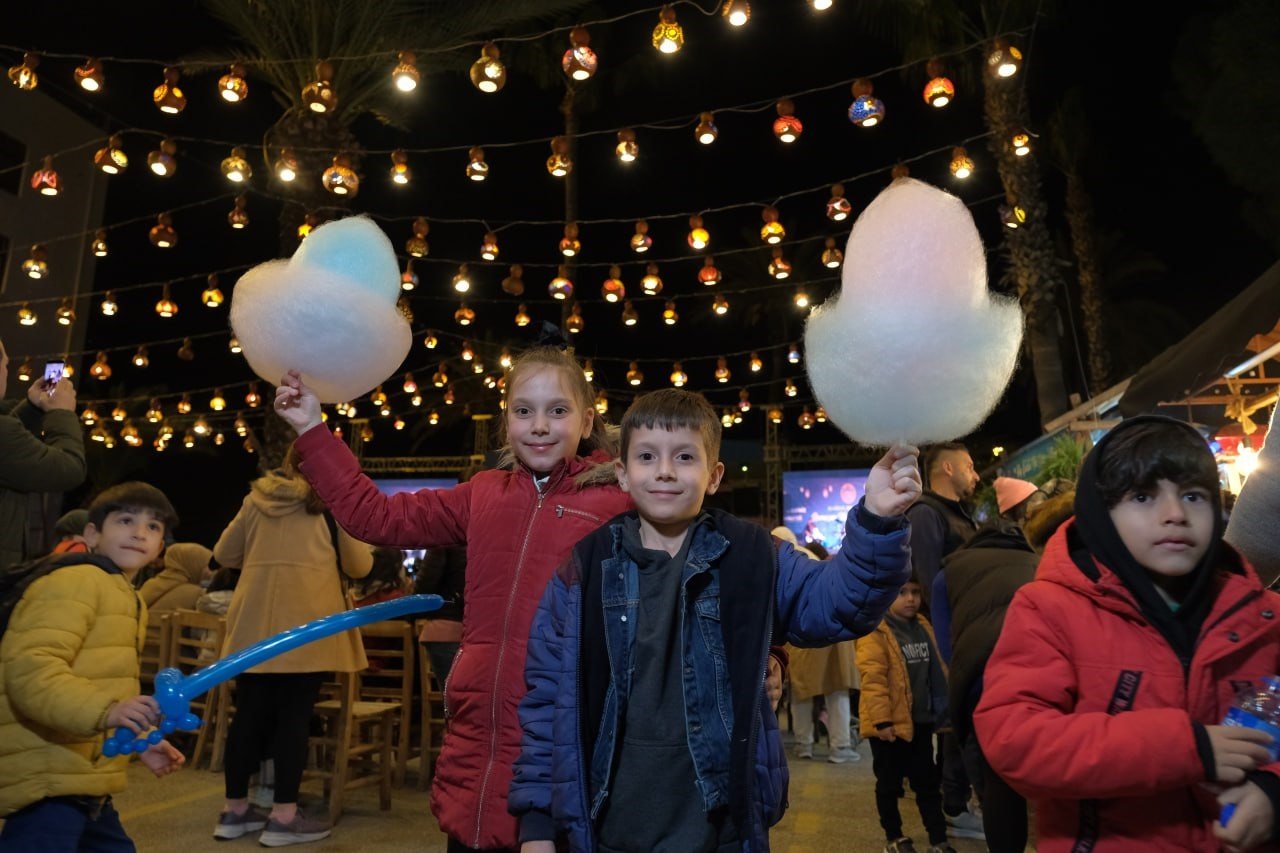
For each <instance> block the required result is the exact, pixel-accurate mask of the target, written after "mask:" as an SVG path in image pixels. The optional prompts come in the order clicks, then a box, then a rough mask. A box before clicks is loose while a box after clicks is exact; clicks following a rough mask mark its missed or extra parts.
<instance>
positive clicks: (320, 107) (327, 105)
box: [302, 62, 338, 113]
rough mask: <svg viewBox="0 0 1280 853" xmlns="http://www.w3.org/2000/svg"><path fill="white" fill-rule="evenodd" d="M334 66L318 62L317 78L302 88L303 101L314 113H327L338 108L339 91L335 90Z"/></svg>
mask: <svg viewBox="0 0 1280 853" xmlns="http://www.w3.org/2000/svg"><path fill="white" fill-rule="evenodd" d="M332 80H333V66H332V65H330V64H329V63H328V62H317V63H316V79H314V80H312V81H311V82H310V83H308V84H307V85H306V86H304V87H303V89H302V103H303V104H304V105H306V107H307V109H309V110H311V111H312V112H313V113H327V112H331V111H332V110H335V109H337V108H338V93H337V92H335V91H334V90H333V83H332V82H330V81H332Z"/></svg>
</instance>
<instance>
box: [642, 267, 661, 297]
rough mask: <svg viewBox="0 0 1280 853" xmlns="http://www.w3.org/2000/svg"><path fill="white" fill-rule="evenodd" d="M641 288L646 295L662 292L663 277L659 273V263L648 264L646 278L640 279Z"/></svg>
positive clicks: (645, 271) (655, 294)
mask: <svg viewBox="0 0 1280 853" xmlns="http://www.w3.org/2000/svg"><path fill="white" fill-rule="evenodd" d="M640 289H641V290H643V291H644V293H645V295H646V296H657V295H658V294H659V293H661V292H662V278H661V277H660V276H659V275H658V265H657V264H647V265H646V266H645V268H644V278H642V279H640Z"/></svg>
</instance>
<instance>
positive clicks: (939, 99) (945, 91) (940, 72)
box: [924, 59, 956, 109]
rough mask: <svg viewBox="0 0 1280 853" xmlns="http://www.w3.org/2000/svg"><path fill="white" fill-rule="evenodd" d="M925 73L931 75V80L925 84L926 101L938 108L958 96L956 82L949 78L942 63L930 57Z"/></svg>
mask: <svg viewBox="0 0 1280 853" xmlns="http://www.w3.org/2000/svg"><path fill="white" fill-rule="evenodd" d="M925 73H926V74H928V75H929V82H928V83H925V84H924V102H925V103H926V104H928V105H929V106H931V107H937V108H938V109H941V108H942V107H945V106H946V105H947V104H949V103H951V102H952V101H953V100H954V99H955V96H956V84H955V83H952V82H951V80H950V79H948V78H947V76H946V73H945V70H944V69H943V67H942V63H941V62H939V61H938V60H936V59H930V60H929V62H928V64H926V65H925Z"/></svg>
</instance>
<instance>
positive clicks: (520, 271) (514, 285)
mask: <svg viewBox="0 0 1280 853" xmlns="http://www.w3.org/2000/svg"><path fill="white" fill-rule="evenodd" d="M502 292H503V293H507V294H510V295H511V296H523V295H524V267H522V266H520V264H512V265H511V267H510V268H509V269H508V275H507V277H506V278H504V279H503V280H502Z"/></svg>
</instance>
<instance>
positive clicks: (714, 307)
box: [711, 293, 729, 317]
mask: <svg viewBox="0 0 1280 853" xmlns="http://www.w3.org/2000/svg"><path fill="white" fill-rule="evenodd" d="M711 313H713V314H715V315H716V316H717V317H723V316H724V315H725V314H728V313H729V300H728V299H725V298H724V294H723V293H717V294H716V298H715V299H713V300H712V302H711Z"/></svg>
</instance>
